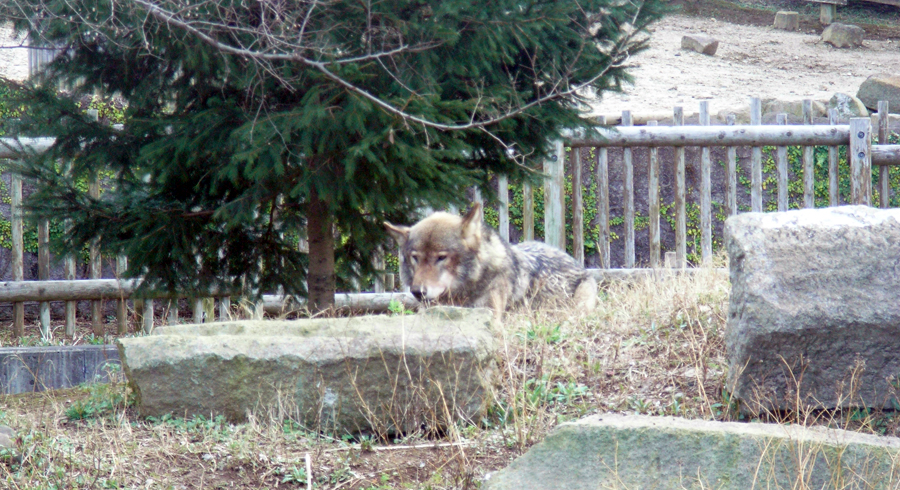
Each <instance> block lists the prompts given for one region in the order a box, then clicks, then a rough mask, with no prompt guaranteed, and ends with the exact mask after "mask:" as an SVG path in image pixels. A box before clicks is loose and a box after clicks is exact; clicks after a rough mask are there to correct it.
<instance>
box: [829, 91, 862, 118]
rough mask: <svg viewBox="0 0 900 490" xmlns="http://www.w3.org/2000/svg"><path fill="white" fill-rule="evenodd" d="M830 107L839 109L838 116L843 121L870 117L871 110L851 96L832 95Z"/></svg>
mask: <svg viewBox="0 0 900 490" xmlns="http://www.w3.org/2000/svg"><path fill="white" fill-rule="evenodd" d="M828 107H829V108H833V109H837V112H838V116H839V117H840V118H841V119H849V118H851V117H868V116H869V110H868V109H867V108H866V105H865V104H864V103H863V101H861V100H859V98H858V97H855V96H853V95H850V94H842V93H836V94H834V95H832V96H831V99H829V101H828Z"/></svg>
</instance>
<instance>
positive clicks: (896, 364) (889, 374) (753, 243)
mask: <svg viewBox="0 0 900 490" xmlns="http://www.w3.org/2000/svg"><path fill="white" fill-rule="evenodd" d="M725 246H726V248H727V250H728V256H729V261H730V269H731V271H730V272H731V288H732V290H731V300H730V306H729V317H728V325H727V329H726V332H725V341H726V349H727V357H728V364H729V367H728V381H727V384H726V388H727V389H729V390H731V392H732V396H733V397H734V398H735V399H736V400H740V401H741V402H742V409H743V410H744V411H747V412H751V413H760V412H764V411H768V410H773V409H775V410H785V409H795V408H804V407H821V408H831V407H848V406H859V405H865V406H870V407H894V406H896V404H897V400H898V397H897V395H898V393H897V391H898V390H897V388H898V387H900V385H898V379H900V378H898V376H900V209H885V210H879V209H874V208H869V207H866V206H843V207H836V208H825V209H809V210H797V211H788V212H783V213H745V214H740V215H737V216H733V217H730V218H728V220H727V221H726V222H725Z"/></svg>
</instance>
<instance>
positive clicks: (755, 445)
mask: <svg viewBox="0 0 900 490" xmlns="http://www.w3.org/2000/svg"><path fill="white" fill-rule="evenodd" d="M898 456H900V439H897V438H894V437H881V436H874V435H868V434H859V433H856V432H849V431H843V430H834V429H823V428H811V429H808V428H804V427H801V426H796V425H791V426H787V425H773V424H760V423H738V422H713V421H704V420H686V419H680V418H675V417H652V416H646V415H619V414H604V415H595V416H591V417H586V418H583V419H581V420H578V421H576V422H570V423H564V424H560V425H559V426H558V427H557V428H556V429H554V430H553V432H552V433H551V434H550V435H549V436H547V438H546V439H544V440H543V441H542V442H540V443H538V444H536V445H535V446H534V447H532V448H531V449H529V450H528V452H526V453H525V454H524V455H522V456H521V457H519V458H518V459H516V460H515V461H513V462H512V464H510V465H509V467H507V468H506V469H503V470H501V471H499V472H497V473H496V474H494V475H492V476H491V477H490V478H489V479H488V481H487V482H486V484H485V486H484V488H485V489H489V490H549V489H563V488H564V489H567V490H596V489H598V488H634V489H638V488H640V489H682V488H715V489H725V490H728V489H735V490H746V489H749V488H763V489H764V488H885V489H888V488H894V486H895V485H896V474H897V471H898V470H900V458H898Z"/></svg>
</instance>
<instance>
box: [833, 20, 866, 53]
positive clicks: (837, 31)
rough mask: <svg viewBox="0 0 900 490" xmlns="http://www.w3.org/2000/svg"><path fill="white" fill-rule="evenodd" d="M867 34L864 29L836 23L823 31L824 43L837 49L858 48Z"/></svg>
mask: <svg viewBox="0 0 900 490" xmlns="http://www.w3.org/2000/svg"><path fill="white" fill-rule="evenodd" d="M865 33H866V31H864V30H863V28H862V27H859V26H854V25H850V24H840V23H837V22H835V23H834V24H831V25H830V26H828V27H826V28H825V30H824V31H822V41H824V42H826V43H828V44H830V45H832V46H834V47H836V48H858V47H861V46H862V45H863V36H864V35H865Z"/></svg>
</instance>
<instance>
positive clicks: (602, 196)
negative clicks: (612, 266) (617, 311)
mask: <svg viewBox="0 0 900 490" xmlns="http://www.w3.org/2000/svg"><path fill="white" fill-rule="evenodd" d="M597 124H599V125H601V126H605V125H606V116H600V117H599V118H597ZM597 193H598V196H597V225H598V227H599V232H598V233H597V251H598V252H599V254H600V268H601V269H609V156H608V153H607V150H606V147H600V148H597Z"/></svg>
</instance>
